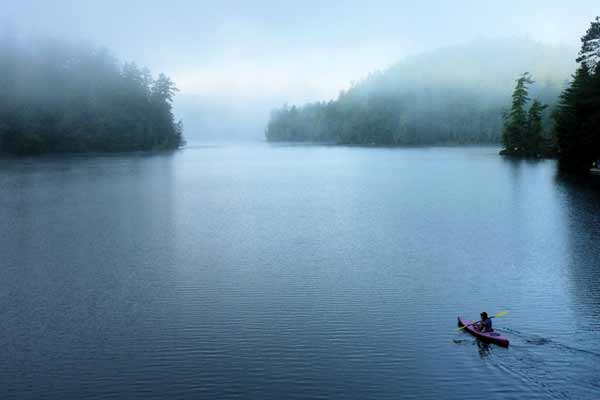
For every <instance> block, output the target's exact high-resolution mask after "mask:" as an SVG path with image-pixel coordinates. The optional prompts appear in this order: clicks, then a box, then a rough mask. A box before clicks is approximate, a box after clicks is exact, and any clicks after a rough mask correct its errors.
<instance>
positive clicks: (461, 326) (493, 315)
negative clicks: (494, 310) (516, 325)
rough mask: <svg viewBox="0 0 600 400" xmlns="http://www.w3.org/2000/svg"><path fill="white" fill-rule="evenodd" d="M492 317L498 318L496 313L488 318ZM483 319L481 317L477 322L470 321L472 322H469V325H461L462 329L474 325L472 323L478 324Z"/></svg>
mask: <svg viewBox="0 0 600 400" xmlns="http://www.w3.org/2000/svg"><path fill="white" fill-rule="evenodd" d="M492 318H496V316H495V315H492V316H491V317H488V319H492ZM482 321H483V320H482V319H480V320H479V321H477V322H471V323H470V324H468V325H464V326H461V327H460V329H465V328H466V327H467V326H472V325H475V324H478V323H480V322H482ZM460 329H459V330H460Z"/></svg>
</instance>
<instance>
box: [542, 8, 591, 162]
mask: <svg viewBox="0 0 600 400" xmlns="http://www.w3.org/2000/svg"><path fill="white" fill-rule="evenodd" d="M581 41H582V48H581V51H580V52H579V58H578V59H577V61H578V62H580V63H581V64H580V65H579V67H578V69H577V71H576V72H575V75H574V76H573V80H572V82H571V84H570V85H569V87H568V88H567V89H565V90H564V91H563V93H562V94H561V97H560V103H559V106H558V108H557V109H556V111H555V112H554V114H553V118H554V122H555V128H554V129H555V135H556V138H557V142H558V146H559V158H560V167H561V168H562V169H563V170H569V171H573V172H587V171H588V170H589V169H590V167H591V166H592V164H593V163H594V162H595V161H597V160H599V159H600V68H598V59H599V58H600V52H599V51H598V45H599V44H600V18H596V20H595V21H593V22H592V23H591V25H590V28H589V29H588V31H587V33H586V34H585V35H584V36H583V37H582V38H581Z"/></svg>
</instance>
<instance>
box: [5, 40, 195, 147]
mask: <svg viewBox="0 0 600 400" xmlns="http://www.w3.org/2000/svg"><path fill="white" fill-rule="evenodd" d="M176 92H177V88H176V86H175V84H174V83H173V81H172V80H171V79H170V78H168V77H167V76H165V75H164V74H160V75H158V76H157V77H156V78H154V77H153V76H152V74H151V73H150V71H149V70H148V69H145V68H140V67H138V66H137V65H136V64H135V63H124V64H121V63H120V62H119V61H118V60H117V59H116V58H115V57H114V56H113V55H112V54H111V53H110V52H109V51H107V50H105V49H101V48H96V47H93V46H89V45H85V44H73V43H71V42H66V41H60V40H57V39H50V38H40V37H31V38H27V39H24V38H22V37H20V36H18V35H17V34H15V33H12V32H4V33H0V153H9V154H16V155H28V154H42V153H57V152H95V151H98V152H115V151H132V150H153V149H175V148H177V147H179V146H181V145H182V144H183V142H184V140H183V126H182V124H181V122H176V121H175V118H174V115H173V112H172V102H173V97H174V95H175V93H176Z"/></svg>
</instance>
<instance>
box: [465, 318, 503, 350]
mask: <svg viewBox="0 0 600 400" xmlns="http://www.w3.org/2000/svg"><path fill="white" fill-rule="evenodd" d="M473 322H476V321H469V320H468V319H465V318H463V317H458V325H459V326H466V328H465V330H466V331H469V333H470V334H471V335H473V336H476V337H478V338H479V339H481V340H483V341H486V342H490V343H496V344H497V345H498V346H503V347H508V339H507V338H505V337H504V336H502V335H501V334H499V333H498V332H494V331H492V332H479V331H478V330H477V329H475V328H474V327H473V325H471V324H472V323H473Z"/></svg>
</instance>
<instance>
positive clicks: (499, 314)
mask: <svg viewBox="0 0 600 400" xmlns="http://www.w3.org/2000/svg"><path fill="white" fill-rule="evenodd" d="M506 314H508V311H500V312H499V313H498V314H495V315H494V317H503V316H505V315H506Z"/></svg>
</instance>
